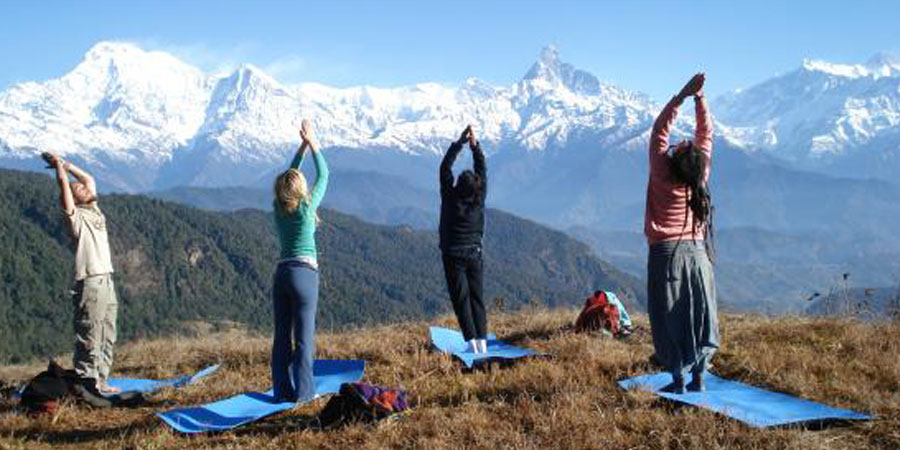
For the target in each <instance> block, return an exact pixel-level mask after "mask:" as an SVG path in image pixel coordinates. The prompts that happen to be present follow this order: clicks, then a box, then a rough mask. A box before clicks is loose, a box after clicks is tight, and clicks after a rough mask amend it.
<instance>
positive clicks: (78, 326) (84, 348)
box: [72, 274, 119, 380]
mask: <svg viewBox="0 0 900 450" xmlns="http://www.w3.org/2000/svg"><path fill="white" fill-rule="evenodd" d="M72 294H73V295H72V301H73V303H74V305H75V355H74V358H73V365H74V366H75V373H77V374H78V376H79V377H81V378H93V379H95V380H105V379H106V378H107V377H108V376H109V370H110V368H111V367H112V361H113V348H114V347H115V345H116V317H117V315H118V310H119V301H118V299H117V298H116V288H115V285H113V280H112V274H106V275H95V276H90V277H87V278H85V279H84V280H81V281H77V282H75V288H74V289H73V291H72Z"/></svg>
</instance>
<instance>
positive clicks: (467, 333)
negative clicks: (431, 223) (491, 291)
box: [439, 125, 487, 353]
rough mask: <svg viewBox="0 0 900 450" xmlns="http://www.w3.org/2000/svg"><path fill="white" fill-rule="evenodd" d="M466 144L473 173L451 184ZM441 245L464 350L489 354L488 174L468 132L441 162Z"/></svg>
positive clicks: (468, 129) (466, 130)
mask: <svg viewBox="0 0 900 450" xmlns="http://www.w3.org/2000/svg"><path fill="white" fill-rule="evenodd" d="M466 141H468V142H469V149H471V150H472V159H473V160H474V170H468V169H467V170H464V171H463V172H462V173H460V174H459V177H458V178H457V179H456V183H455V184H454V182H453V162H454V161H456V157H457V156H458V155H459V152H460V151H461V150H462V147H463V145H464V144H465V143H466ZM440 179H441V223H440V228H439V231H440V242H441V252H442V253H443V260H444V276H445V277H446V279H447V289H448V290H449V292H450V299H451V300H452V301H453V311H454V312H455V313H456V318H457V320H458V321H459V327H460V329H461V330H462V334H463V337H464V338H465V339H466V342H467V344H468V346H467V350H468V351H472V352H475V353H486V352H487V340H486V339H487V316H486V313H485V307H484V297H483V295H482V291H483V279H482V277H483V273H484V270H483V269H484V268H483V261H482V249H481V245H482V238H483V236H484V199H485V197H486V195H487V169H486V167H485V164H484V153H483V152H482V151H481V146H480V144H479V142H478V141H477V140H476V139H475V133H474V132H473V131H472V126H471V125H469V126H468V127H466V129H465V130H463V132H462V135H461V136H460V137H459V140H458V141H456V142H454V143H453V144H451V145H450V149H448V150H447V154H446V155H444V160H443V161H442V162H441V169H440Z"/></svg>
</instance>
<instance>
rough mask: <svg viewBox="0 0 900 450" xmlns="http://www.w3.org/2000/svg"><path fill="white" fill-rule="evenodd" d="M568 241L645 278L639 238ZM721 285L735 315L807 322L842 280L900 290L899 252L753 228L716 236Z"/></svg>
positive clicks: (872, 241) (580, 234)
mask: <svg viewBox="0 0 900 450" xmlns="http://www.w3.org/2000/svg"><path fill="white" fill-rule="evenodd" d="M569 233H570V234H572V235H573V236H575V237H576V238H577V239H579V240H582V241H584V242H586V243H588V244H590V245H591V246H592V247H593V248H594V250H595V251H596V252H597V255H598V256H599V257H600V258H602V259H603V260H605V261H609V262H610V263H612V264H614V265H615V266H616V267H618V268H620V269H622V270H624V271H626V272H628V273H630V274H632V275H634V276H636V277H639V278H644V277H646V272H647V244H646V240H645V238H644V236H643V235H642V234H641V233H637V232H604V231H598V230H593V229H590V228H586V227H573V228H571V229H570V230H569ZM715 242H716V261H715V271H716V284H717V287H718V292H719V302H720V305H721V306H722V307H723V308H725V309H726V310H729V311H753V312H762V313H768V314H783V313H792V314H802V313H804V312H806V311H807V308H808V307H809V303H808V302H807V301H806V299H807V298H808V297H809V296H810V295H812V294H813V293H814V292H817V291H818V292H822V293H825V292H828V290H829V289H830V287H831V286H832V285H834V284H835V282H836V281H837V280H838V279H839V278H840V277H841V276H842V274H844V273H850V275H851V277H852V280H853V283H854V284H855V285H857V286H860V285H861V286H891V285H896V284H897V283H900V278H898V276H900V275H898V274H900V250H898V249H897V248H896V243H895V242H892V241H891V240H890V239H888V238H887V237H882V238H881V240H880V241H879V239H876V238H875V237H874V236H873V235H868V234H862V235H860V236H851V235H850V233H849V232H848V233H845V234H844V235H838V234H830V233H822V232H820V233H780V232H774V231H769V230H763V229H759V228H752V227H736V228H725V229H718V230H717V231H716V239H715Z"/></svg>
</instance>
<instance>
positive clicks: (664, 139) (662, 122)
mask: <svg viewBox="0 0 900 450" xmlns="http://www.w3.org/2000/svg"><path fill="white" fill-rule="evenodd" d="M682 102H684V98H683V97H681V95H676V96H674V97H672V99H671V100H669V103H667V104H666V106H665V107H664V108H663V109H662V111H660V112H659V115H658V116H656V121H655V122H653V131H652V132H651V134H650V158H651V159H652V158H653V157H654V156H655V155H656V156H659V155H665V154H666V150H668V148H669V132H670V131H671V130H672V124H674V123H675V119H676V118H677V117H678V108H680V107H681V103H682Z"/></svg>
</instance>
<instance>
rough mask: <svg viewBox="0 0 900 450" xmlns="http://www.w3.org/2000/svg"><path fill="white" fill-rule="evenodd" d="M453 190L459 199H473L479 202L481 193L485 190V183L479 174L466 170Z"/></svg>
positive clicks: (460, 175)
mask: <svg viewBox="0 0 900 450" xmlns="http://www.w3.org/2000/svg"><path fill="white" fill-rule="evenodd" d="M453 189H454V191H455V192H456V196H457V197H459V198H463V199H469V198H471V199H473V200H475V201H478V200H479V199H481V197H482V195H481V191H482V190H483V189H484V182H483V180H482V179H481V177H479V176H478V174H476V173H475V172H473V171H472V170H469V169H466V170H464V171H462V173H460V174H459V176H458V177H457V178H456V186H454V187H453Z"/></svg>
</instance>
